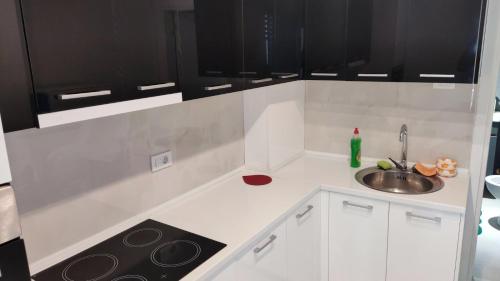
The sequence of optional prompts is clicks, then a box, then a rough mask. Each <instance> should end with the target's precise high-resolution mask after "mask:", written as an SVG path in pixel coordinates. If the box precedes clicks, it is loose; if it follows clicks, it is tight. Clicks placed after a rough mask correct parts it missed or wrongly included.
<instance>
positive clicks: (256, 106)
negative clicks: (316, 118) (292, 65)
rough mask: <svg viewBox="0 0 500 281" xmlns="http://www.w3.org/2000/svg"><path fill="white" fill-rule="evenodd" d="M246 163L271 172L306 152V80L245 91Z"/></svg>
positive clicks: (254, 167) (251, 166) (248, 166)
mask: <svg viewBox="0 0 500 281" xmlns="http://www.w3.org/2000/svg"><path fill="white" fill-rule="evenodd" d="M243 100H244V116H245V117H244V118H245V165H246V167H247V168H249V169H255V170H261V171H269V170H273V169H276V168H279V167H281V166H282V165H283V164H286V163H287V162H288V161H290V160H292V159H293V158H294V157H296V156H297V155H299V154H300V153H302V152H303V151H304V104H305V81H294V82H289V83H282V84H277V85H272V86H268V87H262V88H256V89H251V90H246V91H244V98H243Z"/></svg>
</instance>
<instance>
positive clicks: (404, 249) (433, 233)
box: [387, 204, 461, 281]
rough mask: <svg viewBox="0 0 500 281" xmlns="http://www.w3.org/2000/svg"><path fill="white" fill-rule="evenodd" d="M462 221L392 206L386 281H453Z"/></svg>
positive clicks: (443, 215) (457, 216)
mask: <svg viewBox="0 0 500 281" xmlns="http://www.w3.org/2000/svg"><path fill="white" fill-rule="evenodd" d="M460 219H461V217H460V215H457V214H450V213H444V212H438V211H434V210H429V209H423V208H416V207H409V206H404V205H398V204H391V211H390V215H389V226H390V227H389V247H388V258H387V281H401V280H405V281H453V280H454V275H455V261H456V255H457V246H458V235H459V232H460V230H459V228H460Z"/></svg>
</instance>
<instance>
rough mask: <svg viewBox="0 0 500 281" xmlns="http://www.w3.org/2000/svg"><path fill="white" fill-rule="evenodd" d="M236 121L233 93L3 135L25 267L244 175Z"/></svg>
mask: <svg viewBox="0 0 500 281" xmlns="http://www.w3.org/2000/svg"><path fill="white" fill-rule="evenodd" d="M242 112H243V108H242V95H241V93H236V94H230V95H222V96H218V97H212V98H207V99H200V100H195V101H190V102H183V103H181V104H177V105H171V106H166V107H162V108H157V109H152V110H147V111H140V112H134V113H129V114H122V115H118V116H113V117H108V118H101V119H95V120H90V121H85V122H80V123H75V124H70V125H64V126H59V127H54V128H47V129H31V130H26V131H20V132H15V133H9V134H7V136H6V142H7V148H8V153H9V158H10V163H11V170H12V173H13V182H12V184H13V186H14V188H15V192H16V196H17V200H18V205H19V211H20V214H21V224H22V228H23V236H24V238H25V240H26V245H27V249H28V254H29V260H30V262H33V261H36V260H39V259H40V258H43V257H45V256H47V255H49V254H52V253H55V252H57V251H59V250H61V249H63V248H64V247H67V246H69V245H71V244H73V243H76V242H78V241H80V240H82V239H85V238H87V237H89V236H91V235H93V234H95V233H97V232H99V231H102V230H104V229H106V228H108V227H110V226H112V225H115V224H117V223H119V222H121V221H123V220H125V219H127V218H129V217H131V216H133V215H135V214H138V213H140V212H143V211H145V210H147V209H151V208H153V207H155V206H157V205H159V204H161V203H163V202H166V201H167V200H169V199H172V198H174V197H176V196H179V195H180V194H183V193H185V192H187V191H189V190H191V189H193V188H195V187H197V186H199V185H201V184H203V183H206V182H207V181H210V180H212V179H214V178H216V177H218V176H221V175H223V174H225V173H227V172H229V171H231V170H233V169H236V168H239V167H241V166H242V165H243V163H244V141H243V113H242ZM165 150H172V151H173V153H174V165H173V166H172V167H170V168H167V169H165V170H162V171H159V172H157V173H151V171H150V160H149V156H150V155H151V154H156V153H159V152H162V151H165Z"/></svg>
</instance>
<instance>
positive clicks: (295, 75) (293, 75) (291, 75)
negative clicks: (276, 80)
mask: <svg viewBox="0 0 500 281" xmlns="http://www.w3.org/2000/svg"><path fill="white" fill-rule="evenodd" d="M294 77H299V75H298V74H297V73H294V74H288V75H281V76H280V78H281V79H287V78H294Z"/></svg>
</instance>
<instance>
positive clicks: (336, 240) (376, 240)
mask: <svg viewBox="0 0 500 281" xmlns="http://www.w3.org/2000/svg"><path fill="white" fill-rule="evenodd" d="M330 196H331V197H330V215H329V222H330V223H329V225H330V226H329V227H330V230H329V233H330V242H329V244H330V245H329V247H330V260H329V268H330V270H329V276H330V278H329V280H330V281H385V278H386V258H387V227H388V225H387V224H388V215H389V203H388V202H384V201H378V200H373V199H367V198H361V197H354V196H348V195H342V194H337V193H332V194H331V195H330ZM403 280H404V281H407V280H405V279H400V280H398V281H403ZM420 281H424V280H420Z"/></svg>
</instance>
